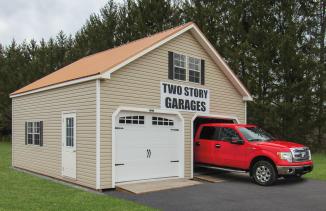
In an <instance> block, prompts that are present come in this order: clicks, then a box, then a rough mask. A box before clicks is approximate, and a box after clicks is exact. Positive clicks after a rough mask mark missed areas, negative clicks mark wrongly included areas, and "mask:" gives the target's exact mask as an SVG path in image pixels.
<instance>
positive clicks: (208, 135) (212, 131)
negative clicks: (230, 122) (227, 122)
mask: <svg viewBox="0 0 326 211" xmlns="http://www.w3.org/2000/svg"><path fill="white" fill-rule="evenodd" d="M219 133H220V128H219V127H203V129H202V131H201V133H200V139H207V140H218V137H219Z"/></svg>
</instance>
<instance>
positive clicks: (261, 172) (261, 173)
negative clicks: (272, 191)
mask: <svg viewBox="0 0 326 211" xmlns="http://www.w3.org/2000/svg"><path fill="white" fill-rule="evenodd" d="M256 178H257V180H258V181H259V182H262V183H266V182H268V181H269V180H270V178H271V171H270V170H269V168H267V167H266V166H259V167H258V168H257V169H256Z"/></svg>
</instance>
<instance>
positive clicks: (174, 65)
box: [173, 52, 188, 82]
mask: <svg viewBox="0 0 326 211" xmlns="http://www.w3.org/2000/svg"><path fill="white" fill-rule="evenodd" d="M175 54H178V55H180V56H184V57H185V67H181V66H178V65H176V64H175V63H174V55H175ZM187 60H188V59H187V56H186V55H185V54H182V53H177V52H173V80H176V81H183V82H187V81H188V80H187V78H188V70H187ZM180 61H181V60H180ZM175 67H178V68H184V69H185V72H186V76H185V80H181V79H175Z"/></svg>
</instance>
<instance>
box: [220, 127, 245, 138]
mask: <svg viewBox="0 0 326 211" xmlns="http://www.w3.org/2000/svg"><path fill="white" fill-rule="evenodd" d="M220 139H221V140H224V141H230V140H231V139H240V137H239V135H238V133H237V132H236V131H235V130H233V129H232V128H222V129H221V134H220Z"/></svg>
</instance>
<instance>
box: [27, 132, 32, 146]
mask: <svg viewBox="0 0 326 211" xmlns="http://www.w3.org/2000/svg"><path fill="white" fill-rule="evenodd" d="M27 143H28V144H33V134H28V135H27Z"/></svg>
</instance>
